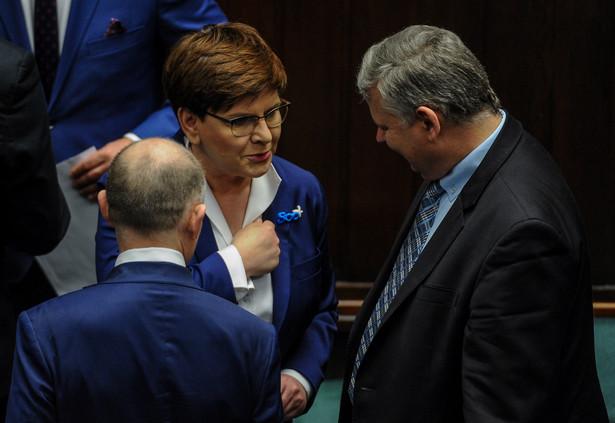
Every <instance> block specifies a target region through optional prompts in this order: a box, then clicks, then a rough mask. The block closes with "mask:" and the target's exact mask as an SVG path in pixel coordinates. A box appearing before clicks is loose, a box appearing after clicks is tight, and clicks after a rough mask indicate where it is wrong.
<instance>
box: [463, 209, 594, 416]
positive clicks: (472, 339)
mask: <svg viewBox="0 0 615 423" xmlns="http://www.w3.org/2000/svg"><path fill="white" fill-rule="evenodd" d="M579 263H580V258H579V257H577V256H576V255H575V253H574V250H573V248H572V246H569V245H567V243H566V242H565V241H564V240H563V239H562V238H561V236H560V234H559V233H558V232H557V230H556V229H555V228H553V227H552V226H549V225H548V224H546V223H544V222H542V221H539V220H527V221H524V222H521V223H518V224H517V225H516V226H515V227H513V228H511V229H510V230H509V231H508V232H507V233H506V234H505V235H504V236H503V237H502V238H501V239H500V240H499V241H498V242H497V244H496V245H495V246H494V247H493V248H492V251H491V253H490V254H489V255H488V257H487V258H486V260H485V262H484V264H483V266H482V271H481V274H480V275H479V277H478V280H477V282H476V288H475V291H474V293H473V295H472V300H471V302H470V316H469V321H468V324H467V326H466V329H465V333H464V343H463V355H462V384H463V386H462V388H463V389H462V392H463V405H464V410H463V411H464V415H465V417H466V421H468V422H495V421H515V422H536V421H551V418H550V417H549V415H550V414H549V413H551V412H553V411H554V410H552V408H553V403H552V399H551V398H549V397H548V393H549V392H552V391H553V386H554V385H556V384H557V383H558V379H559V378H560V377H561V372H562V370H563V369H561V368H558V366H559V363H561V358H560V355H561V354H563V351H562V345H565V344H566V337H567V336H568V335H567V333H566V330H565V328H566V325H567V321H568V319H570V318H571V317H570V313H571V310H573V309H574V301H575V298H577V297H578V295H577V289H579V287H578V286H576V283H575V278H576V277H577V275H578V272H579ZM577 308H579V309H581V308H582V307H577ZM580 386H583V385H582V384H581V385H580Z"/></svg>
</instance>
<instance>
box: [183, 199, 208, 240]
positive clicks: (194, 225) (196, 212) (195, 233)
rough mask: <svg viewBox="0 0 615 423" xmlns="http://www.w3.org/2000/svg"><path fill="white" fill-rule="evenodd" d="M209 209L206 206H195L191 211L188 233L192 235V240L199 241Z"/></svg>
mask: <svg viewBox="0 0 615 423" xmlns="http://www.w3.org/2000/svg"><path fill="white" fill-rule="evenodd" d="M206 210H207V208H206V207H205V204H202V203H201V204H195V205H194V206H192V208H191V209H190V213H189V215H188V225H187V228H188V233H189V234H190V238H191V239H193V240H195V239H198V237H199V234H200V233H201V227H202V225H203V219H204V218H205V211H206Z"/></svg>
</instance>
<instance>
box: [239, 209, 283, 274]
mask: <svg viewBox="0 0 615 423" xmlns="http://www.w3.org/2000/svg"><path fill="white" fill-rule="evenodd" d="M233 245H234V246H235V248H237V251H238V252H239V255H240V256H241V259H242V260H243V266H244V268H245V269H246V276H247V277H249V278H250V277H253V276H260V275H264V274H265V273H271V271H272V270H273V269H275V268H276V267H277V266H278V263H279V262H280V240H279V239H278V236H277V235H276V233H275V225H274V224H273V223H272V222H270V221H268V220H266V221H263V220H262V219H256V220H255V221H254V222H252V223H250V224H249V225H247V226H245V227H244V228H242V229H241V230H239V231H238V232H237V233H236V234H235V237H234V238H233Z"/></svg>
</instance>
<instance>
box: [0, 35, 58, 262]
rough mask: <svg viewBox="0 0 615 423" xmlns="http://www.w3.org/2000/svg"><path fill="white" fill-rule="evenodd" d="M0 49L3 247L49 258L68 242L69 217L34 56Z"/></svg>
mask: <svg viewBox="0 0 615 423" xmlns="http://www.w3.org/2000/svg"><path fill="white" fill-rule="evenodd" d="M0 47H1V49H0V51H2V52H3V53H2V56H3V59H2V61H1V63H2V64H0V75H1V76H0V78H1V79H0V172H1V174H0V178H1V179H2V181H3V183H2V192H1V194H0V198H2V200H3V202H4V206H3V207H2V209H1V210H2V211H1V212H0V213H1V221H2V222H3V229H2V234H3V235H2V236H3V238H4V240H3V241H4V243H5V245H8V246H10V247H12V248H14V249H16V250H19V251H22V252H25V253H29V254H32V255H39V254H45V253H48V252H49V251H51V250H52V249H53V248H54V247H55V246H56V245H57V244H58V243H59V242H60V241H61V240H62V238H63V237H64V234H65V233H66V230H67V228H68V223H69V221H70V212H69V209H68V205H67V204H66V200H65V199H64V195H63V194H62V191H61V190H60V187H59V184H58V177H57V173H56V165H55V159H54V155H53V150H52V148H51V136H50V133H49V123H48V118H47V109H46V105H45V99H44V97H43V91H42V87H41V85H40V78H39V74H38V71H37V69H36V65H35V62H34V56H33V55H32V53H30V52H28V51H26V50H23V49H21V48H17V47H15V49H13V48H12V45H9V44H8V43H6V44H5V43H3V44H2V45H1V46H0ZM13 59H15V60H13Z"/></svg>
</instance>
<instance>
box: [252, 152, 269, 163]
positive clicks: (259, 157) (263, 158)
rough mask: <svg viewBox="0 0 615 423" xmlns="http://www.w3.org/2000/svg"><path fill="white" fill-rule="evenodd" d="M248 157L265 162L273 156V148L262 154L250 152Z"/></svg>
mask: <svg viewBox="0 0 615 423" xmlns="http://www.w3.org/2000/svg"><path fill="white" fill-rule="evenodd" d="M248 157H249V158H250V159H251V160H254V161H255V162H264V161H267V160H269V158H270V157H271V150H269V151H267V152H265V153H261V154H250V155H249V156H248Z"/></svg>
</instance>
